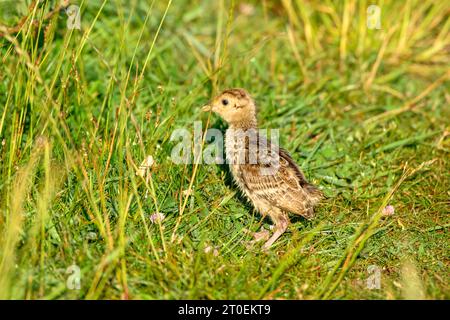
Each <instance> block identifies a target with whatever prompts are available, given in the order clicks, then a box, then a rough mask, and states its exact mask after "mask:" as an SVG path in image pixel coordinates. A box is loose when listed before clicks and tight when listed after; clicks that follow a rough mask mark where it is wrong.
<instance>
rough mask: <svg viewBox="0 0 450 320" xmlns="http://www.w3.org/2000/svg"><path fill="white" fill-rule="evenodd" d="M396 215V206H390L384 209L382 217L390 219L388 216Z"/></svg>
mask: <svg viewBox="0 0 450 320" xmlns="http://www.w3.org/2000/svg"><path fill="white" fill-rule="evenodd" d="M394 213H395V208H394V206H391V205H388V206H386V207H385V208H384V209H383V212H382V213H381V215H382V216H384V217H388V216H392V215H394Z"/></svg>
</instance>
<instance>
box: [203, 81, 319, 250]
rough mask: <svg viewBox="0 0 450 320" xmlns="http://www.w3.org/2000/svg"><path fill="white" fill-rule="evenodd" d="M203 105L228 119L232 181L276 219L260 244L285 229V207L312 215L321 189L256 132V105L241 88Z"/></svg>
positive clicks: (258, 209)
mask: <svg viewBox="0 0 450 320" xmlns="http://www.w3.org/2000/svg"><path fill="white" fill-rule="evenodd" d="M204 110H205V111H208V110H212V111H214V112H216V113H218V114H219V115H220V116H221V117H222V118H223V119H224V120H226V121H227V122H228V124H229V128H228V130H227V132H226V138H225V150H226V156H227V162H228V163H229V165H230V170H231V173H232V175H233V178H234V181H235V182H236V184H237V185H238V186H239V188H240V189H241V190H242V192H243V193H244V194H245V195H246V196H247V198H248V199H249V200H250V201H251V202H252V204H253V205H254V207H255V208H256V210H257V211H258V212H259V213H261V214H262V215H263V216H266V215H269V216H270V218H271V219H272V220H273V222H274V224H275V228H274V233H273V235H272V237H271V238H270V239H269V240H268V241H267V242H266V243H265V245H264V248H265V249H267V248H269V247H270V246H271V245H272V244H273V242H275V241H276V240H277V239H278V238H279V237H280V235H281V234H283V233H284V231H286V228H287V226H288V224H289V217H288V212H291V213H294V214H298V215H301V216H304V217H305V218H308V219H310V218H312V217H313V215H314V211H313V208H314V206H315V205H316V204H317V203H318V202H319V201H320V199H321V198H322V193H321V192H320V191H319V190H318V189H317V188H316V187H314V186H313V185H311V184H309V183H308V182H307V181H306V179H305V176H304V175H303V173H302V172H301V170H300V169H299V168H298V166H297V165H296V163H295V162H294V160H293V159H292V158H291V156H290V155H289V154H288V153H287V151H286V150H284V149H282V148H280V147H278V146H277V145H276V144H274V143H272V142H270V141H268V139H266V138H265V137H264V136H263V135H261V134H260V133H259V130H258V129H257V121H256V107H255V104H254V102H253V100H252V99H251V97H250V96H249V94H248V93H247V92H246V91H245V90H243V89H229V90H225V91H223V92H222V93H221V94H220V95H219V96H218V97H217V98H215V99H213V101H212V102H211V104H210V105H208V106H205V107H204Z"/></svg>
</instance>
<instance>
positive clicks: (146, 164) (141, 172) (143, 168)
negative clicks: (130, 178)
mask: <svg viewBox="0 0 450 320" xmlns="http://www.w3.org/2000/svg"><path fill="white" fill-rule="evenodd" d="M154 163H155V160H153V157H152V156H147V157H146V158H145V160H144V161H142V163H141V165H140V166H139V169H138V170H137V171H136V175H138V176H140V177H145V175H146V173H147V170H148V169H150V167H151V166H152V165H153V164H154Z"/></svg>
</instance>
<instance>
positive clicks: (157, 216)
mask: <svg viewBox="0 0 450 320" xmlns="http://www.w3.org/2000/svg"><path fill="white" fill-rule="evenodd" d="M165 218H166V216H165V215H164V214H162V213H160V212H155V213H154V214H152V215H151V216H150V221H151V222H152V223H157V222H162V221H163V220H164V219H165Z"/></svg>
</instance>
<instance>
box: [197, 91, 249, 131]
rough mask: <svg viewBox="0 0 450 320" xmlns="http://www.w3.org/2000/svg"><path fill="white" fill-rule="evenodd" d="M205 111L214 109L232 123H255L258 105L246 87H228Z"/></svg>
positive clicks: (205, 107) (204, 108)
mask: <svg viewBox="0 0 450 320" xmlns="http://www.w3.org/2000/svg"><path fill="white" fill-rule="evenodd" d="M202 110H203V111H213V112H215V113H217V114H218V115H220V116H221V117H222V119H224V120H225V121H226V122H228V124H230V125H238V126H239V125H240V124H252V125H253V124H254V123H255V122H256V106H255V103H254V101H253V99H252V98H251V97H250V95H249V94H248V93H247V91H245V90H244V89H228V90H225V91H223V92H222V93H221V94H219V95H218V96H217V97H215V98H214V99H213V100H212V101H211V102H210V103H209V104H208V105H206V106H204V107H203V109H202Z"/></svg>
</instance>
